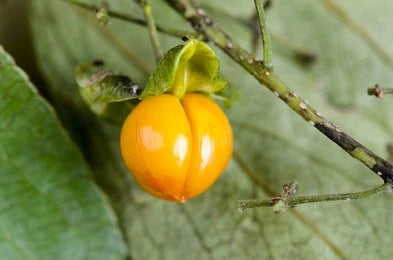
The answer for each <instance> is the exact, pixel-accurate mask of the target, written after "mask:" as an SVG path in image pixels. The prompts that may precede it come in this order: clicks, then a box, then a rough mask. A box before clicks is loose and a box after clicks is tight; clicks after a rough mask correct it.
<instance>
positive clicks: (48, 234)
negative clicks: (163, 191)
mask: <svg viewBox="0 0 393 260" xmlns="http://www.w3.org/2000/svg"><path fill="white" fill-rule="evenodd" d="M116 222H117V220H116V217H115V215H114V214H113V211H112V209H111V208H110V207H109V204H108V202H107V200H106V198H105V197H104V196H103V195H102V193H101V192H100V191H99V190H98V188H97V187H96V185H95V184H94V183H93V180H92V178H91V176H90V173H89V170H88V167H87V165H86V164H85V162H84V161H83V160H82V157H81V154H80V153H79V151H78V150H77V149H76V147H75V146H74V145H73V144H72V143H71V140H70V139H69V137H68V136H67V135H66V134H65V132H64V129H63V128H62V126H61V125H60V124H59V122H58V119H57V117H56V115H55V113H54V112H53V109H52V108H51V107H50V106H49V105H48V104H47V103H46V102H45V101H44V99H43V98H42V97H40V96H39V95H38V93H37V91H36V89H35V88H34V87H33V86H32V85H31V83H30V82H29V81H28V79H27V76H26V74H24V72H23V71H22V70H20V69H19V68H18V67H16V66H15V64H14V61H13V60H12V59H11V57H10V56H8V54H6V53H5V51H4V50H3V48H2V47H1V46H0V258H1V259H7V260H12V259H15V260H22V259H48V260H49V259H50V260H52V259H64V260H66V259H67V260H69V259H80V260H82V259H83V260H86V259H91V260H93V259H94V260H95V259H113V260H116V259H124V255H125V250H124V249H125V247H124V243H123V241H122V240H121V234H120V232H119V229H118V227H117V226H116V224H117V223H116Z"/></svg>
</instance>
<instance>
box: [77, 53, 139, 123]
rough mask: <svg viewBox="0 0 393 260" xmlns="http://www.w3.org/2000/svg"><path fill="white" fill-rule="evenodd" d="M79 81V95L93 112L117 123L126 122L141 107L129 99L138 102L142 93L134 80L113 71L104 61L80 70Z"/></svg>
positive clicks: (83, 66)
mask: <svg viewBox="0 0 393 260" xmlns="http://www.w3.org/2000/svg"><path fill="white" fill-rule="evenodd" d="M75 78H76V81H77V83H78V86H79V93H80V95H81V97H82V99H83V100H84V101H85V103H86V104H87V105H88V106H89V107H90V109H91V110H92V111H93V112H94V113H95V114H97V115H99V116H101V117H103V118H105V119H107V120H108V121H110V122H114V123H122V122H123V121H124V119H125V118H126V116H127V115H128V114H129V112H130V110H131V109H132V108H133V107H134V106H135V105H136V104H137V102H132V101H128V100H131V99H137V98H138V97H139V95H140V92H141V88H140V87H139V86H138V85H136V84H135V83H134V82H132V81H131V79H130V78H128V77H127V76H123V75H118V74H115V73H113V72H111V71H110V70H109V69H106V68H105V67H104V64H103V62H101V61H97V62H93V63H86V64H82V65H80V66H78V67H76V69H75ZM121 101H123V102H121ZM124 101H128V102H124ZM120 102H121V103H120ZM113 115H116V118H113Z"/></svg>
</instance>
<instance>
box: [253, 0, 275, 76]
mask: <svg viewBox="0 0 393 260" xmlns="http://www.w3.org/2000/svg"><path fill="white" fill-rule="evenodd" d="M254 3H255V9H256V11H257V16H258V23H259V29H260V31H261V37H262V44H263V63H264V64H265V66H266V68H268V69H272V67H273V63H272V46H271V43H270V35H269V32H268V31H267V29H266V19H265V10H264V9H263V5H262V1H261V0H254Z"/></svg>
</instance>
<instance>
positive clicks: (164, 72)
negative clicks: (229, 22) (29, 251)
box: [142, 39, 228, 98]
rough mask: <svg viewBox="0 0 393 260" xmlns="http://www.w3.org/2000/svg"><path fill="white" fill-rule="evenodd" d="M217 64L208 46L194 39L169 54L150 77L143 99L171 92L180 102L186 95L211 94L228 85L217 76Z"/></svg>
mask: <svg viewBox="0 0 393 260" xmlns="http://www.w3.org/2000/svg"><path fill="white" fill-rule="evenodd" d="M219 68H220V62H219V60H218V58H217V57H216V55H215V54H214V52H213V50H212V49H210V48H209V46H208V45H207V44H206V43H204V42H202V41H200V40H197V39H189V40H188V41H187V43H186V44H185V45H179V46H176V47H174V48H172V49H170V50H168V51H167V52H166V53H165V54H164V56H163V57H162V59H161V60H160V62H159V63H158V64H157V66H156V68H155V69H154V71H153V73H152V74H151V76H150V78H149V80H148V82H147V85H146V88H145V90H144V91H143V93H142V98H145V97H149V96H156V95H161V94H162V93H164V92H171V93H173V94H174V95H175V96H177V97H179V98H181V97H183V96H184V94H185V93H186V92H197V91H199V92H205V93H214V92H218V91H221V90H223V89H224V88H225V87H226V86H227V84H228V83H227V81H226V80H225V79H224V78H223V77H221V76H220V75H219V74H218V72H219Z"/></svg>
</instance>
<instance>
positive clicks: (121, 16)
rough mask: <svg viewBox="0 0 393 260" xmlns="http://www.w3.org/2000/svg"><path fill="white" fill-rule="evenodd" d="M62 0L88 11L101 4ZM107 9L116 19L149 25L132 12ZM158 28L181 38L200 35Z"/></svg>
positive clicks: (109, 14) (95, 10)
mask: <svg viewBox="0 0 393 260" xmlns="http://www.w3.org/2000/svg"><path fill="white" fill-rule="evenodd" d="M61 1H63V2H66V3H69V4H71V5H74V6H77V7H79V8H82V9H85V10H88V11H93V12H97V11H98V10H99V9H100V8H99V6H96V5H90V4H86V3H82V2H78V1H73V0H61ZM106 11H107V13H108V16H109V17H112V18H116V19H119V20H122V21H126V22H131V23H134V24H137V25H141V26H147V22H146V21H145V20H143V19H140V18H138V17H136V16H133V15H131V14H123V13H120V12H116V11H112V10H109V9H106ZM156 28H157V31H158V32H161V33H165V34H168V35H171V36H174V37H178V38H181V37H182V36H184V35H193V36H198V35H196V34H195V33H193V32H189V31H182V30H177V29H173V28H167V27H165V26H160V25H157V26H156Z"/></svg>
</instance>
